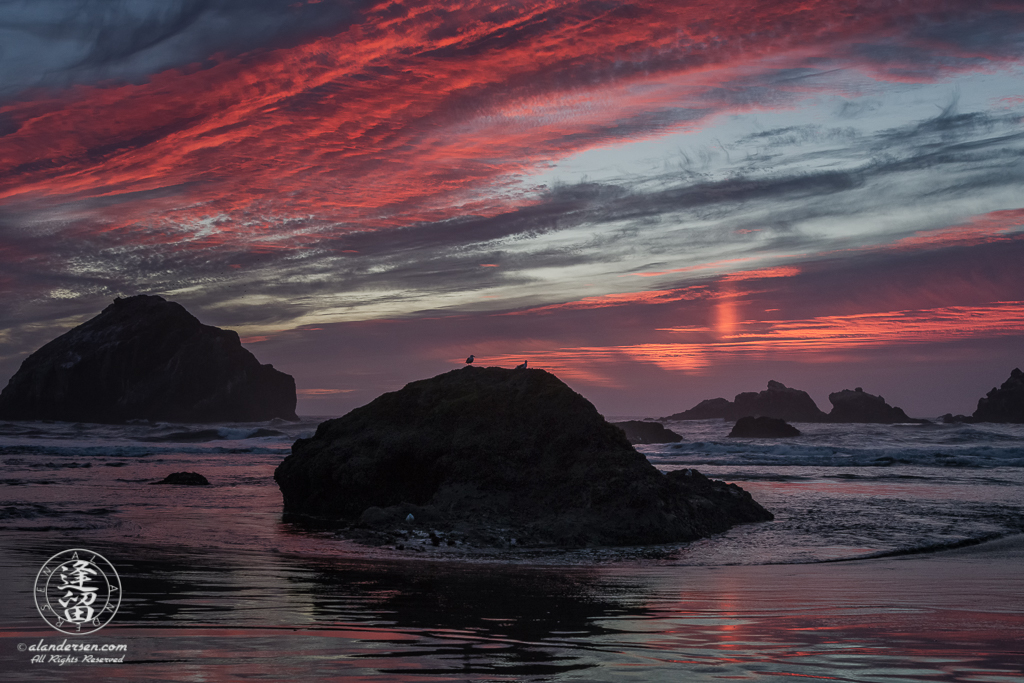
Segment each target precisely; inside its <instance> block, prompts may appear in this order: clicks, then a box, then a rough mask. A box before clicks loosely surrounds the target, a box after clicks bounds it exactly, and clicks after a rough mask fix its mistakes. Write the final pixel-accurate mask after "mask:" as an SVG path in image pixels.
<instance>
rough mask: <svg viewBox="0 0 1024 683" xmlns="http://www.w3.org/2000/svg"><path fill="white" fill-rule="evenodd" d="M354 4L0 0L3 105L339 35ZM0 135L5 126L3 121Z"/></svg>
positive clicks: (262, 0)
mask: <svg viewBox="0 0 1024 683" xmlns="http://www.w3.org/2000/svg"><path fill="white" fill-rule="evenodd" d="M361 4H363V3H362V2H360V1H359V0H342V1H336V2H321V3H313V4H311V3H305V2H295V0H0V98H9V97H15V96H17V95H18V94H19V93H21V92H23V91H24V90H26V89H28V88H33V87H50V88H63V87H66V86H68V85H71V84H73V83H94V82H97V81H102V80H107V79H116V80H125V81H138V80H144V79H145V78H146V77H148V76H149V75H151V74H153V73H156V72H158V71H162V70H164V69H168V68H175V67H181V66H184V65H187V64H192V63H197V62H198V63H202V62H203V61H204V60H206V59H208V58H209V57H211V56H212V55H214V54H216V53H224V54H228V55H232V54H240V53H243V52H248V51H250V50H255V49H268V48H273V47H279V46H284V45H288V44H291V43H293V42H295V41H299V40H304V39H308V38H310V37H315V36H317V35H327V34H331V33H334V32H337V31H338V30H339V29H341V28H342V27H344V26H345V25H346V23H347V22H349V21H350V20H352V19H353V17H354V16H355V14H356V11H357V10H358V9H359V7H360V5H361ZM0 130H2V123H0Z"/></svg>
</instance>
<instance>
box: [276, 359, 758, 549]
mask: <svg viewBox="0 0 1024 683" xmlns="http://www.w3.org/2000/svg"><path fill="white" fill-rule="evenodd" d="M274 478H275V479H276V480H277V483H278V485H279V486H280V487H281V492H282V493H283V495H284V511H285V514H286V516H290V517H293V518H294V516H295V515H299V516H303V517H314V518H329V519H336V520H344V521H346V522H348V523H355V524H359V525H362V526H363V527H364V528H366V527H373V528H377V529H385V530H386V529H388V528H397V527H399V526H400V525H403V524H411V525H424V526H425V528H428V529H430V530H432V531H433V530H436V531H443V532H445V533H447V534H454V535H455V537H458V535H459V534H462V535H463V537H464V538H470V539H471V538H480V539H486V538H488V537H490V538H495V537H498V536H500V537H502V538H509V539H511V538H515V539H516V543H515V545H516V546H517V547H520V546H522V547H537V546H555V547H582V546H590V545H643V544H651V543H667V542H674V541H686V540H693V539H697V538H701V537H704V536H708V535H710V534H713V533H718V532H721V531H724V530H726V529H728V528H729V527H730V526H732V525H734V524H739V523H743V522H756V521H765V520H770V519H772V515H771V513H769V512H768V511H766V510H765V509H764V508H762V507H761V506H760V505H758V504H757V503H756V502H754V500H753V499H752V498H751V497H750V494H748V493H747V492H745V491H743V490H742V489H740V488H739V487H738V486H736V485H734V484H725V483H724V482H717V481H712V480H710V479H708V478H706V477H704V476H703V475H701V474H699V473H697V472H695V471H693V470H681V471H676V472H672V473H670V474H667V475H666V474H663V473H661V472H659V471H658V470H657V469H655V467H654V466H653V465H651V464H650V463H649V462H648V461H647V459H646V458H645V457H644V456H643V455H641V454H640V453H638V452H637V451H636V450H635V449H634V448H633V447H632V446H631V445H630V444H629V441H628V440H627V439H626V435H625V433H624V432H623V431H622V430H621V429H619V428H617V427H614V426H612V425H611V424H609V423H608V422H606V421H605V420H604V418H603V417H601V415H600V414H599V413H598V412H597V410H596V409H595V408H594V406H593V405H591V403H590V402H589V401H587V400H586V399H585V398H583V397H582V396H580V395H579V394H577V393H576V392H574V391H573V390H572V389H570V388H569V387H568V386H566V385H565V384H564V383H563V382H562V381H561V380H559V379H558V378H557V377H555V376H554V375H552V374H550V373H547V372H545V371H543V370H532V369H521V370H508V369H503V368H483V367H474V366H467V367H465V368H462V369H459V370H453V371H451V372H448V373H445V374H442V375H438V376H436V377H433V378H430V379H425V380H421V381H417V382H412V383H411V384H408V385H406V386H405V387H404V388H403V389H401V390H399V391H395V392H391V393H387V394H384V395H382V396H380V397H378V398H377V399H375V400H374V401H372V402H370V403H369V404H367V405H365V406H363V407H361V408H357V409H355V410H353V411H352V412H350V413H348V414H347V415H345V416H344V417H341V418H338V419H334V420H328V421H327V422H324V423H322V424H321V425H320V426H319V427H318V428H317V430H316V434H315V435H314V436H313V437H312V438H309V439H299V440H298V441H296V442H295V445H294V446H293V448H292V454H291V455H290V456H288V457H287V458H285V459H284V461H283V462H282V463H281V465H280V466H279V467H278V468H277V471H276V472H275V473H274ZM409 515H412V518H411V519H410V518H409ZM406 520H409V521H408V522H407V521H406ZM485 544H486V543H485ZM508 544H509V545H511V542H509V543H508Z"/></svg>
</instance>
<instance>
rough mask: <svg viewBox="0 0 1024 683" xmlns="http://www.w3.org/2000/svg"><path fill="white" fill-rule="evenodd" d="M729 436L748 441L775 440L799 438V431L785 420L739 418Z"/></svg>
mask: <svg viewBox="0 0 1024 683" xmlns="http://www.w3.org/2000/svg"><path fill="white" fill-rule="evenodd" d="M729 436H736V437H745V438H748V439H777V438H784V437H790V436H800V430H799V429H797V428H796V427H794V426H793V425H791V424H789V423H788V422H786V421H785V420H780V419H778V418H774V417H751V416H749V415H748V416H747V417H741V418H740V419H738V420H736V424H735V425H733V428H732V431H731V432H729Z"/></svg>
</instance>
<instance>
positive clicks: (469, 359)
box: [466, 356, 476, 363]
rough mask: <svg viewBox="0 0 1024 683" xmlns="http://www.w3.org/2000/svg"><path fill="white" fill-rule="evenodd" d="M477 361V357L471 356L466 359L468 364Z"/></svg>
mask: <svg viewBox="0 0 1024 683" xmlns="http://www.w3.org/2000/svg"><path fill="white" fill-rule="evenodd" d="M475 359H476V356H470V357H469V358H467V359H466V363H472V362H473V361H474V360H475Z"/></svg>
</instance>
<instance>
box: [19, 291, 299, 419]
mask: <svg viewBox="0 0 1024 683" xmlns="http://www.w3.org/2000/svg"><path fill="white" fill-rule="evenodd" d="M0 418H3V419H7V420H68V421H75V422H107V423H119V422H125V421H128V420H139V419H141V420H158V421H166V422H256V421H263V420H270V419H273V418H284V419H287V420H296V419H298V418H297V417H296V415H295V380H293V379H292V377H291V376H290V375H286V374H284V373H283V372H279V371H277V370H275V369H274V368H273V366H270V365H260V362H259V361H258V360H256V357H255V356H253V355H252V354H251V353H250V352H249V351H247V350H246V349H244V348H242V344H241V342H240V341H239V339H238V334H237V333H235V332H233V331H231V330H222V329H219V328H216V327H210V326H209V325H203V324H202V323H200V322H199V321H198V320H196V319H195V317H193V316H192V315H191V314H189V312H188V311H186V310H185V309H184V308H183V307H182V306H180V305H179V304H176V303H172V302H169V301H165V300H164V299H162V298H160V297H158V296H133V297H130V298H127V299H117V300H115V301H114V303H113V304H111V305H110V306H107V307H106V308H105V309H103V312H102V313H100V314H99V315H98V316H96V317H95V318H93V319H92V320H89V321H88V322H85V323H82V324H81V325H79V326H78V327H76V328H74V329H72V330H70V331H68V332H66V333H64V334H62V335H61V336H59V337H57V338H56V339H54V340H53V341H51V342H50V343H48V344H46V345H45V346H43V347H42V348H40V349H39V350H38V351H36V352H35V353H33V354H32V355H31V356H29V357H28V358H26V359H25V361H24V362H23V363H22V364H21V368H20V369H19V370H18V372H17V373H16V374H15V375H14V377H12V378H11V381H10V382H9V383H8V385H7V388H5V389H4V390H3V392H2V393H0Z"/></svg>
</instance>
